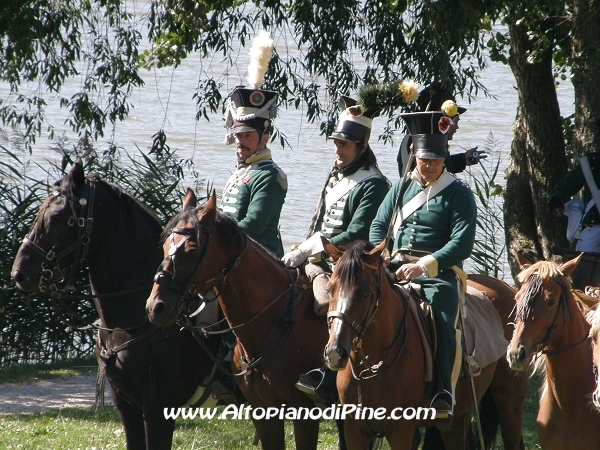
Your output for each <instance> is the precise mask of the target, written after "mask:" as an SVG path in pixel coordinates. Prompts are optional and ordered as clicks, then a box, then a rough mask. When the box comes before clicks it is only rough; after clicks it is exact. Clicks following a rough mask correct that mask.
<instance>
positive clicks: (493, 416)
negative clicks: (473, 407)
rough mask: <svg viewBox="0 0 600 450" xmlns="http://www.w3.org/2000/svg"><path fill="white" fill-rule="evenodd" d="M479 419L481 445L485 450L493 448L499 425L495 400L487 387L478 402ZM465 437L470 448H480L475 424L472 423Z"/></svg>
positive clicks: (478, 449)
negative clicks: (467, 435) (481, 437)
mask: <svg viewBox="0 0 600 450" xmlns="http://www.w3.org/2000/svg"><path fill="white" fill-rule="evenodd" d="M479 420H480V423H481V432H482V434H483V445H484V446H485V449H486V450H490V449H492V448H494V442H496V436H497V434H498V426H499V425H500V417H499V416H498V410H497V409H496V402H495V401H494V396H493V395H492V392H491V391H490V390H489V389H488V390H487V391H485V394H483V397H481V401H480V402H479ZM469 431H470V432H469V437H468V439H467V446H468V448H469V449H471V450H482V449H481V446H480V443H479V437H478V433H477V424H476V423H472V424H471V427H470V430H469Z"/></svg>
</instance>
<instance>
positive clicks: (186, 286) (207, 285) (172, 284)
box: [154, 224, 248, 308]
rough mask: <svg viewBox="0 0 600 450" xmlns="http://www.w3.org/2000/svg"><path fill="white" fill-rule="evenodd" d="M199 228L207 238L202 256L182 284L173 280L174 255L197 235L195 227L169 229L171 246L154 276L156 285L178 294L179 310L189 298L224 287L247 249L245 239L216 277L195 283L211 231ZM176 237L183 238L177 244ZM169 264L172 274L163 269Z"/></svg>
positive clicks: (204, 227) (204, 256) (203, 226)
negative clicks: (238, 250) (217, 287)
mask: <svg viewBox="0 0 600 450" xmlns="http://www.w3.org/2000/svg"><path fill="white" fill-rule="evenodd" d="M199 227H200V229H201V230H202V232H203V233H204V234H205V235H206V236H207V237H206V244H205V245H204V247H203V249H202V254H201V255H200V256H199V258H198V261H197V262H196V265H195V267H194V269H193V270H192V272H191V273H190V275H189V276H188V277H187V279H186V280H185V281H183V282H181V281H178V280H176V278H175V276H176V268H175V255H176V253H177V250H178V249H179V247H181V246H182V245H183V244H185V242H186V241H187V240H188V239H190V238H191V237H192V236H195V235H197V234H198V231H197V229H196V228H195V227H174V228H172V229H171V232H170V233H169V236H168V237H167V239H168V240H169V241H170V242H171V246H170V247H169V250H168V252H167V256H166V257H165V258H164V259H163V261H162V262H161V264H160V266H159V268H158V271H157V272H156V275H154V282H155V283H157V284H159V285H161V286H165V287H167V288H169V289H172V290H174V291H176V292H178V293H179V300H178V302H177V303H178V305H179V307H180V308H181V307H183V306H184V305H183V304H184V303H185V302H187V301H189V300H191V298H192V297H194V296H196V295H199V294H200V295H201V294H204V293H206V292H207V291H209V290H210V289H212V288H214V287H216V286H218V285H221V286H225V285H226V284H227V277H228V276H229V274H230V273H231V272H232V271H233V270H234V269H235V268H236V267H239V265H240V263H241V261H242V258H243V256H244V254H245V253H246V249H247V248H248V238H247V237H246V238H245V240H244V244H243V247H242V250H241V251H240V253H239V255H238V256H237V257H236V258H235V259H234V260H233V261H232V262H231V263H230V264H229V265H228V266H226V267H225V268H224V269H223V270H221V272H219V273H218V274H217V275H215V276H213V277H210V278H207V279H205V280H202V281H198V282H196V281H194V280H195V278H196V275H197V273H198V271H199V270H200V267H201V266H202V263H203V262H204V260H205V258H206V254H207V251H208V247H209V245H210V242H211V238H212V229H211V228H210V227H207V226H206V225H203V224H199ZM176 235H182V236H183V238H182V239H181V240H180V241H179V242H177V243H175V236H176ZM169 262H171V263H172V267H173V271H172V272H170V271H168V270H166V269H165V267H166V266H167V264H168V263H169ZM215 299H216V297H215ZM213 300H214V299H213Z"/></svg>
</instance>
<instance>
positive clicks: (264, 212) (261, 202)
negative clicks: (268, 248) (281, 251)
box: [238, 170, 286, 240]
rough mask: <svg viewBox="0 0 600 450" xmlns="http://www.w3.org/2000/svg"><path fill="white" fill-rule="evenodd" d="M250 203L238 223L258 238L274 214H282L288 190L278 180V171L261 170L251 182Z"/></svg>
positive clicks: (249, 234) (250, 234) (253, 236)
mask: <svg viewBox="0 0 600 450" xmlns="http://www.w3.org/2000/svg"><path fill="white" fill-rule="evenodd" d="M249 188H250V203H249V204H248V211H247V212H246V216H245V217H244V218H243V219H242V220H240V221H239V222H238V225H239V226H240V228H241V229H242V230H244V231H245V232H246V233H247V234H248V236H250V237H252V238H254V239H257V240H258V238H259V237H260V236H261V234H262V233H263V232H264V231H265V228H266V227H267V226H268V225H269V222H270V221H271V220H272V218H273V216H274V215H277V216H278V217H279V215H280V214H281V208H282V207H283V203H284V201H285V194H286V192H285V191H284V190H283V188H282V187H281V186H280V185H279V183H278V182H277V171H275V170H261V171H259V173H257V174H256V175H255V176H254V177H253V178H252V180H251V182H250V186H249Z"/></svg>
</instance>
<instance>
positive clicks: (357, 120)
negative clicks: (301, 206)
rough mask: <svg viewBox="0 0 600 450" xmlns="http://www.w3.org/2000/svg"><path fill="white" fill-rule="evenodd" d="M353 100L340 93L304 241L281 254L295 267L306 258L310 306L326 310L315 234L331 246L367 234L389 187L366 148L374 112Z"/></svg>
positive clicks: (324, 275)
mask: <svg viewBox="0 0 600 450" xmlns="http://www.w3.org/2000/svg"><path fill="white" fill-rule="evenodd" d="M355 105H356V101H355V100H354V99H351V98H349V97H345V96H343V97H342V98H341V99H340V108H341V109H342V113H341V114H340V117H339V120H338V123H337V126H336V128H335V130H334V132H333V133H332V134H331V136H329V137H328V139H333V142H334V144H335V160H334V162H333V166H332V168H331V170H330V171H329V174H328V175H327V180H326V181H325V185H324V187H323V190H322V192H321V197H320V198H319V202H318V203H317V208H316V210H315V213H314V216H313V220H312V222H311V224H310V227H309V231H308V236H307V239H306V241H304V242H303V243H302V244H300V245H299V246H298V247H297V248H296V249H294V250H292V251H290V252H288V253H286V254H285V255H284V256H283V258H282V259H283V262H284V263H285V264H286V265H287V266H290V267H298V266H300V265H301V264H303V263H304V262H305V261H306V260H307V259H309V258H310V263H309V264H307V265H306V266H305V270H306V274H307V275H308V276H309V277H310V278H311V279H312V281H313V290H314V293H315V300H316V305H315V310H316V312H317V314H326V313H327V308H328V306H329V295H328V294H327V291H326V290H325V285H326V284H327V281H328V280H329V274H330V272H331V268H330V266H331V265H333V261H326V262H327V263H329V267H328V265H327V264H323V260H324V258H325V257H326V255H325V254H324V253H322V252H323V244H322V243H321V236H325V237H326V238H327V239H329V240H330V241H331V242H332V243H333V244H334V245H336V246H343V245H344V244H348V243H350V242H352V241H355V240H358V239H363V240H367V239H368V237H369V226H370V224H371V222H372V221H373V218H374V217H375V214H376V213H377V208H378V207H379V204H380V203H381V202H382V200H383V198H384V197H385V195H386V194H387V191H388V189H389V185H388V181H387V179H386V178H385V177H384V176H383V174H382V173H381V171H380V170H379V168H378V167H377V158H376V157H375V154H374V153H373V150H371V147H370V146H369V136H370V134H371V123H372V120H373V116H375V115H376V114H377V112H378V111H375V110H371V111H368V110H367V111H361V110H360V109H358V107H356V106H355Z"/></svg>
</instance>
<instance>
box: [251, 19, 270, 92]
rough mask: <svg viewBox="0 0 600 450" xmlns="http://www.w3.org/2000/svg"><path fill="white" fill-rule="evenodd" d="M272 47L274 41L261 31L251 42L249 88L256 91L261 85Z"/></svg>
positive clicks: (267, 33) (266, 32)
mask: <svg viewBox="0 0 600 450" xmlns="http://www.w3.org/2000/svg"><path fill="white" fill-rule="evenodd" d="M274 46H275V41H273V39H271V35H270V34H269V32H268V31H265V30H261V31H260V32H259V33H258V35H256V36H255V37H254V39H253V40H252V46H251V47H250V64H248V84H249V85H250V87H251V88H254V89H258V88H259V87H260V85H261V84H262V83H263V81H264V78H265V74H266V73H267V69H268V67H269V61H270V60H271V52H272V50H273V47H274Z"/></svg>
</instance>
